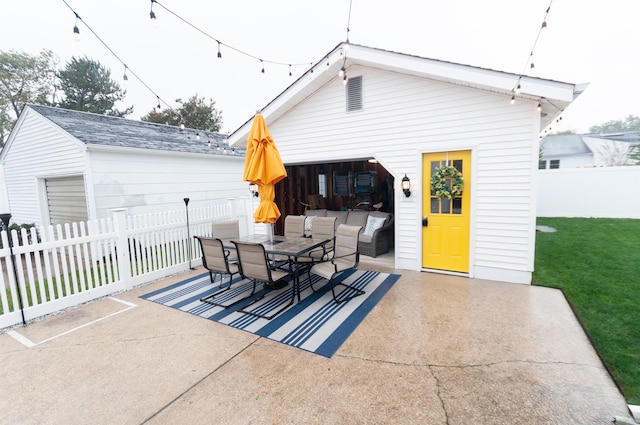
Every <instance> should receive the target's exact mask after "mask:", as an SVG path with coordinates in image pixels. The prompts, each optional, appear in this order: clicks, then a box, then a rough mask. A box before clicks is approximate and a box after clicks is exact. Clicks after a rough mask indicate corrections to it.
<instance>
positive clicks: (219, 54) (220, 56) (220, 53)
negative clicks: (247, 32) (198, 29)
mask: <svg viewBox="0 0 640 425" xmlns="http://www.w3.org/2000/svg"><path fill="white" fill-rule="evenodd" d="M220 44H221V43H220V42H219V41H218V59H222V52H220Z"/></svg>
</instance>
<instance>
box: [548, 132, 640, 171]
mask: <svg viewBox="0 0 640 425" xmlns="http://www.w3.org/2000/svg"><path fill="white" fill-rule="evenodd" d="M634 133H637V132H628V133H616V134H566V135H557V136H546V137H544V138H543V139H542V140H541V141H540V147H541V152H540V163H539V166H538V168H540V169H541V170H544V169H558V168H582V167H614V166H621V165H635V161H634V160H633V159H631V158H629V155H630V154H631V153H632V150H633V149H634V148H637V146H638V145H640V142H638V139H637V134H634Z"/></svg>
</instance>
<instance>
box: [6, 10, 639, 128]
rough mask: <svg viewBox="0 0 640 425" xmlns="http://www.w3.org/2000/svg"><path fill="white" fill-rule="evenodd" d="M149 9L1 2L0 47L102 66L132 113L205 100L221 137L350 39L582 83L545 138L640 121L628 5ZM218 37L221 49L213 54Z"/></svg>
mask: <svg viewBox="0 0 640 425" xmlns="http://www.w3.org/2000/svg"><path fill="white" fill-rule="evenodd" d="M151 4H152V3H151V1H149V0H108V1H100V2H99V1H95V0H64V1H63V0H29V1H25V0H22V1H16V0H0V50H2V51H9V50H15V51H21V52H25V53H28V54H32V55H36V54H38V53H39V52H41V51H42V50H43V49H48V50H51V51H53V52H54V54H55V55H56V56H57V57H58V58H59V61H60V62H59V67H60V68H63V67H64V64H65V63H67V62H68V61H69V60H70V59H71V58H72V57H74V56H75V57H82V56H87V57H88V58H90V59H93V60H96V61H98V62H100V63H102V64H103V65H105V66H106V67H107V68H109V69H110V70H111V75H112V78H113V79H114V80H116V81H118V82H119V83H120V84H122V85H123V88H124V89H126V91H127V94H126V97H125V100H124V102H123V104H121V105H120V107H121V109H124V107H126V106H131V105H133V106H134V112H133V114H131V115H129V116H128V118H131V119H139V118H140V117H141V116H143V115H145V114H147V113H148V112H149V111H150V110H151V109H152V108H153V107H154V106H155V105H156V104H157V103H158V101H157V98H156V95H158V96H159V97H160V99H161V100H162V102H163V103H164V102H166V103H167V104H168V105H170V106H171V107H177V106H178V104H177V103H176V102H175V100H176V99H178V98H181V99H183V100H186V99H188V98H190V97H192V96H193V95H196V94H197V95H198V96H199V97H204V98H206V99H207V100H208V99H213V100H214V101H215V102H216V104H215V107H216V108H217V109H219V110H220V111H221V114H222V118H223V126H222V129H221V132H222V133H231V132H233V131H234V130H236V129H237V128H238V127H239V126H241V125H242V124H243V123H245V122H246V121H248V120H250V119H251V118H252V117H253V114H254V113H255V112H256V110H258V109H260V108H262V107H264V106H265V105H266V104H268V103H269V102H270V101H271V100H272V99H273V98H274V97H276V96H277V95H278V94H279V93H281V92H282V91H283V90H285V89H286V88H287V87H288V86H289V85H290V84H291V83H293V82H294V81H295V79H296V78H298V77H299V76H300V75H302V74H303V73H304V72H305V71H306V70H307V69H308V68H309V67H310V65H311V63H316V62H318V61H321V60H322V59H323V57H324V56H325V55H326V54H327V53H329V52H330V51H331V50H332V49H333V48H334V47H335V46H336V45H337V44H339V43H340V42H343V41H345V40H346V39H347V35H348V38H349V41H350V42H352V43H355V44H360V45H364V46H368V47H374V48H380V49H386V50H392V51H396V52H400V53H406V54H411V55H416V56H422V57H426V58H431V59H438V60H444V61H450V62H456V63H461V64H466V65H471V66H478V67H482V68H489V69H494V70H498V71H505V72H510V73H515V74H526V75H531V76H535V77H541V78H548V79H552V80H556V81H563V82H568V83H575V84H581V83H589V86H588V88H587V89H586V91H585V92H584V93H583V94H582V95H581V96H579V97H578V98H577V99H576V100H575V101H574V103H573V104H572V105H570V106H569V107H568V108H567V109H566V110H565V111H564V112H563V113H562V121H561V122H560V124H558V125H557V126H556V127H553V128H552V129H551V131H552V132H555V131H565V130H572V131H576V132H578V133H584V132H587V131H588V130H589V127H591V126H593V125H598V124H602V123H604V122H607V121H610V120H622V119H624V118H626V117H627V116H629V115H640V85H639V84H637V76H638V74H639V72H640V54H638V52H639V50H638V49H639V46H640V21H639V20H638V16H640V2H639V1H635V0H608V1H606V2H596V1H585V0H551V1H550V0H518V1H514V0H485V1H477V0H446V1H442V0H440V1H433V0H413V1H412V0H394V1H382V0H271V1H264V0H234V1H228V0H226V1H220V0H210V1H206V2H204V1H201V0H158V1H157V2H156V3H155V4H154V5H153V11H154V13H155V14H156V17H157V19H156V25H153V24H152V21H151V19H150V17H149V12H150V9H151ZM549 6H550V9H549V13H548V14H547V17H546V22H547V27H546V28H544V29H543V30H542V31H541V32H540V31H539V30H540V28H541V25H542V22H543V20H544V17H545V12H546V10H547V8H548V7H549ZM74 11H75V13H77V14H78V15H79V16H80V17H81V20H80V21H79V22H78V24H77V25H78V28H79V29H80V35H81V38H80V41H75V40H74V38H73V26H74V25H75V24H76V17H75V14H74ZM176 15H177V16H176ZM194 27H195V28H194ZM347 29H348V31H347ZM92 31H93V33H95V35H94V34H93V33H92ZM539 33H540V34H539ZM538 34H539V37H538ZM537 37H538V38H537ZM536 38H537V40H538V41H537V42H536ZM99 39H101V40H102V41H103V42H104V44H103V43H101V42H100V40H99ZM214 39H215V40H219V41H221V42H222V43H223V45H222V46H221V53H222V58H221V59H219V58H218V57H217V50H218V44H217V42H216V41H215V40H214ZM534 44H535V48H534ZM105 45H106V46H105ZM532 49H533V50H532ZM238 51H239V52H238ZM240 52H241V53H240ZM531 53H533V55H531ZM259 59H263V61H264V67H265V73H264V74H263V73H261V68H262V64H261V63H260V61H259ZM530 59H531V61H533V62H534V63H535V68H533V69H531V68H530V67H529V66H528V63H529V62H530ZM271 62H278V63H282V64H284V65H276V64H273V63H271ZM124 64H126V67H127V68H128V72H127V75H128V77H129V84H128V85H126V86H124V81H123V79H122V76H123V74H124V72H125V65H124ZM288 64H293V66H292V67H291V72H292V74H293V75H292V76H289V66H288ZM134 74H135V75H134ZM162 106H163V107H165V105H164V104H163V105H162Z"/></svg>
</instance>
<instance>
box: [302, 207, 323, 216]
mask: <svg viewBox="0 0 640 425" xmlns="http://www.w3.org/2000/svg"><path fill="white" fill-rule="evenodd" d="M304 215H306V216H316V217H326V216H327V210H326V209H324V208H322V209H318V210H305V212H304Z"/></svg>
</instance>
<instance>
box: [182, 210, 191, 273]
mask: <svg viewBox="0 0 640 425" xmlns="http://www.w3.org/2000/svg"><path fill="white" fill-rule="evenodd" d="M183 201H184V208H185V210H186V211H187V255H188V256H189V269H190V270H191V269H192V267H191V235H190V233H189V198H184V199H183Z"/></svg>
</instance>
